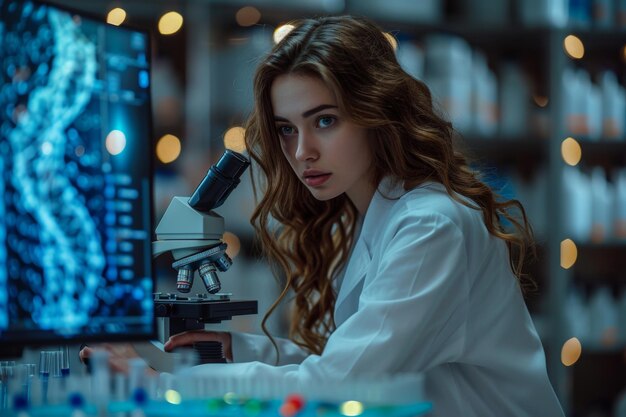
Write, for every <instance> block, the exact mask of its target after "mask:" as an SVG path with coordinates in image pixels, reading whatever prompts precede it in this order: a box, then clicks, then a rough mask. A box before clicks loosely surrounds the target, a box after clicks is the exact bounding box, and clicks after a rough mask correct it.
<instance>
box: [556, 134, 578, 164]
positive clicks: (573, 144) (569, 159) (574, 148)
mask: <svg viewBox="0 0 626 417" xmlns="http://www.w3.org/2000/svg"><path fill="white" fill-rule="evenodd" d="M561 156H562V157H563V160H564V161H565V163H566V164H568V165H571V166H576V165H578V163H579V162H580V160H581V158H582V156H583V150H582V148H581V147H580V143H578V141H576V139H574V138H567V139H565V140H564V141H563V142H562V143H561Z"/></svg>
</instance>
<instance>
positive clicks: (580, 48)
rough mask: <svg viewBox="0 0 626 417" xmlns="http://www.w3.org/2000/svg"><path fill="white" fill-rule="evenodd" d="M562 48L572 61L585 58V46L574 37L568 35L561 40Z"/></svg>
mask: <svg viewBox="0 0 626 417" xmlns="http://www.w3.org/2000/svg"><path fill="white" fill-rule="evenodd" d="M563 47H564V48H565V52H566V53H567V55H569V56H570V57H572V58H574V59H581V58H582V57H583V56H585V46H584V45H583V41H581V40H580V38H578V37H577V36H575V35H568V36H566V37H565V40H563Z"/></svg>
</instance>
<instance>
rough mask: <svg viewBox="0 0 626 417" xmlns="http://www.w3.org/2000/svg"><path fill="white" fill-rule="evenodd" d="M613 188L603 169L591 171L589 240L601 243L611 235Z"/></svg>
mask: <svg viewBox="0 0 626 417" xmlns="http://www.w3.org/2000/svg"><path fill="white" fill-rule="evenodd" d="M613 189H614V187H613V185H612V184H610V183H609V182H608V181H607V179H606V174H605V172H604V168H602V167H599V166H598V167H594V168H593V170H592V171H591V201H592V211H591V213H592V223H591V240H592V241H593V242H602V241H605V240H607V239H608V238H610V237H611V236H612V235H613V199H614V191H613Z"/></svg>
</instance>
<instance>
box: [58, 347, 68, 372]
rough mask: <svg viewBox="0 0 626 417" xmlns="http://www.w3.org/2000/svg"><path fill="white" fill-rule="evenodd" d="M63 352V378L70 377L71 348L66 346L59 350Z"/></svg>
mask: <svg viewBox="0 0 626 417" xmlns="http://www.w3.org/2000/svg"><path fill="white" fill-rule="evenodd" d="M59 350H60V351H61V376H63V377H68V376H70V347H69V346H67V345H65V346H61V347H60V348H59Z"/></svg>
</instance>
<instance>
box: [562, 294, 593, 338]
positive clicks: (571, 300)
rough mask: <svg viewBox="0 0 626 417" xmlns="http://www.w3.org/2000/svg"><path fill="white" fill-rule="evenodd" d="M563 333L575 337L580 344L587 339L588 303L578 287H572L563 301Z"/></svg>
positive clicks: (568, 336)
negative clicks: (564, 328) (564, 326)
mask: <svg viewBox="0 0 626 417" xmlns="http://www.w3.org/2000/svg"><path fill="white" fill-rule="evenodd" d="M565 303H566V304H565V325H566V330H565V334H566V337H567V338H570V337H575V338H577V339H578V340H579V341H580V342H581V344H583V348H584V344H585V343H586V342H587V341H589V305H588V304H587V301H586V300H585V297H584V295H583V294H582V291H581V290H580V289H579V288H572V289H571V290H570V291H569V293H568V294H567V299H566V301H565Z"/></svg>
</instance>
